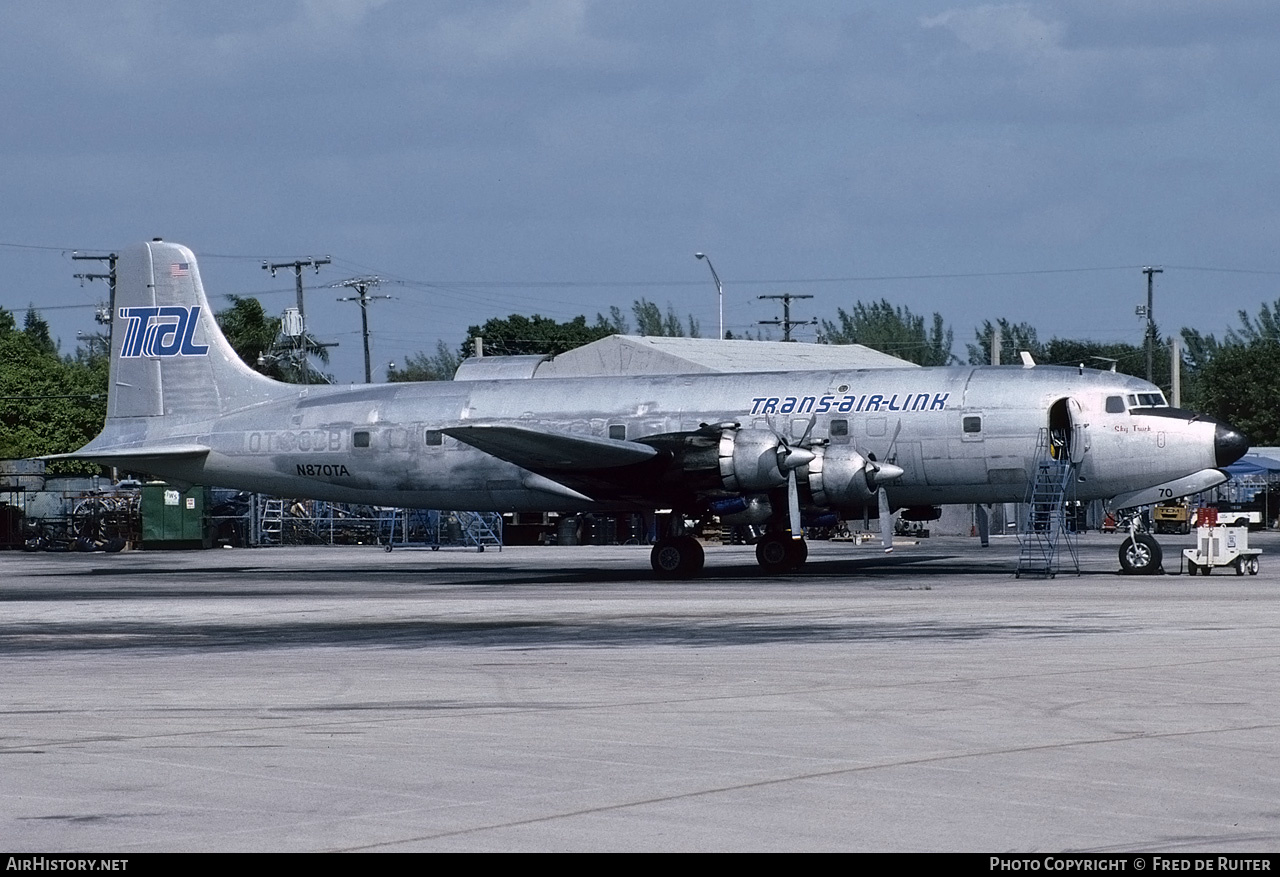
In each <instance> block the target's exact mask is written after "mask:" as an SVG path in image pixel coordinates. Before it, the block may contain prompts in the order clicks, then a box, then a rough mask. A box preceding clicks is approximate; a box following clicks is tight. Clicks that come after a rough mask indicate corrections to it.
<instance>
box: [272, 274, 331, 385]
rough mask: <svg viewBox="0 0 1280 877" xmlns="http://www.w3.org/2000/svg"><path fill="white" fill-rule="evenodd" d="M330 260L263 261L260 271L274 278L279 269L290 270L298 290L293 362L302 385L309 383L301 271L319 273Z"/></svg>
mask: <svg viewBox="0 0 1280 877" xmlns="http://www.w3.org/2000/svg"><path fill="white" fill-rule="evenodd" d="M330 261H331V260H330V258H329V257H328V256H325V257H324V258H323V259H317V258H315V257H314V256H312V257H309V258H306V259H295V260H293V261H292V262H267V261H265V260H264V261H263V263H262V270H263V271H270V272H271V276H272V277H275V276H276V271H277V270H278V269H280V268H292V269H293V279H294V283H295V284H296V285H297V288H298V320H299V323H300V325H299V327H298V329H299V332H298V335H297V336H296V341H295V343H296V347H295V348H294V351H293V358H294V361H295V362H296V363H297V364H298V367H299V369H300V370H301V372H302V380H303V383H310V371H311V369H310V365H309V363H308V362H307V340H306V339H307V311H306V308H305V307H304V306H303V302H302V269H303V268H315V270H316V273H317V274H319V273H320V266H321V265H328V264H329V262H330Z"/></svg>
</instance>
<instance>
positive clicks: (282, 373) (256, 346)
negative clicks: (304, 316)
mask: <svg viewBox="0 0 1280 877" xmlns="http://www.w3.org/2000/svg"><path fill="white" fill-rule="evenodd" d="M228 298H230V299H231V307H229V308H227V309H225V310H221V311H218V312H217V313H216V314H215V315H214V318H215V319H216V320H217V321H218V325H219V326H220V327H221V328H222V334H223V335H225V336H226V338H227V341H228V342H229V343H230V344H231V348H232V349H233V350H235V352H236V354H237V355H239V357H240V358H241V359H242V360H244V362H245V364H246V365H247V366H249V368H251V369H253V370H254V371H257V372H260V373H262V374H264V375H266V376H267V377H270V378H275V379H276V380H277V381H285V382H286V383H291V384H323V383H327V382H329V380H330V378H329V376H328V375H326V374H323V373H322V372H321V371H320V370H319V369H317V368H315V366H313V365H312V364H311V361H310V357H312V356H314V357H315V358H316V359H318V360H320V361H321V362H324V363H327V362H328V361H329V350H328V348H326V347H324V346H323V345H322V344H320V342H319V341H317V340H316V339H315V337H314V336H313V335H311V334H310V333H309V332H306V333H303V335H302V345H301V349H300V350H299V349H297V348H295V346H294V345H293V343H292V340H291V339H285V338H283V337H282V336H281V335H280V318H279V317H272V316H268V315H267V312H266V309H265V308H263V306H262V302H260V301H258V299H256V298H249V297H245V296H238V295H232V296H228Z"/></svg>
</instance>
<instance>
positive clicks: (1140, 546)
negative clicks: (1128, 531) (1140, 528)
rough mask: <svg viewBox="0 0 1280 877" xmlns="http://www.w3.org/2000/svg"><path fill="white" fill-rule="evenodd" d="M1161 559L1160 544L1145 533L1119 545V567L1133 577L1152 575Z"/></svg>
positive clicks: (1157, 568)
mask: <svg viewBox="0 0 1280 877" xmlns="http://www.w3.org/2000/svg"><path fill="white" fill-rule="evenodd" d="M1162 559H1163V557H1162V553H1161V551H1160V543H1159V542H1157V541H1156V540H1155V539H1153V538H1152V537H1150V536H1148V535H1147V534H1146V533H1141V534H1139V535H1138V536H1137V537H1133V536H1131V537H1129V538H1128V539H1126V540H1124V542H1122V543H1120V567H1121V568H1122V569H1123V570H1124V571H1125V572H1127V573H1131V574H1133V575H1154V574H1155V573H1156V571H1157V570H1159V569H1160V562H1161V560H1162Z"/></svg>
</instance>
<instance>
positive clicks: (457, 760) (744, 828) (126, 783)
mask: <svg viewBox="0 0 1280 877" xmlns="http://www.w3.org/2000/svg"><path fill="white" fill-rule="evenodd" d="M1120 539H1121V537H1119V536H1110V535H1101V534H1089V535H1087V536H1085V537H1083V538H1082V539H1081V541H1080V562H1081V568H1082V574H1081V575H1080V576H1076V575H1074V574H1065V573H1064V574H1060V575H1059V576H1058V577H1057V578H1055V579H1052V580H1044V579H1027V578H1023V579H1016V578H1015V577H1014V576H1013V575H1012V571H1013V569H1014V567H1015V564H1016V556H1017V543H1016V541H1015V540H1013V539H1011V538H998V539H995V540H993V544H992V546H991V547H990V548H986V549H983V548H981V547H980V546H979V545H978V541H977V540H976V539H960V538H942V539H926V540H923V541H921V542H920V543H919V544H914V545H900V546H899V547H898V549H897V550H896V551H895V552H894V553H893V554H892V555H888V556H886V555H885V554H884V553H883V552H882V550H881V549H880V548H879V547H878V545H877V544H875V543H868V544H864V545H852V544H848V543H813V544H812V545H811V551H810V559H809V563H808V565H807V566H806V567H805V568H804V570H803V571H802V572H800V573H798V574H794V575H786V576H780V577H767V576H765V575H763V574H762V573H760V572H759V570H758V568H757V567H756V564H755V560H754V555H753V552H752V549H750V548H741V547H719V546H715V547H710V548H708V550H707V564H708V565H707V570H706V574H705V575H704V576H703V577H702V578H699V579H696V580H692V581H683V582H659V581H655V580H654V579H653V578H652V575H651V573H650V571H649V561H648V549H647V548H642V547H579V548H508V549H506V550H504V551H502V552H495V551H493V550H490V551H488V552H485V553H475V552H473V551H464V550H442V551H439V552H431V551H425V550H403V549H398V550H396V551H394V552H391V553H386V552H384V551H382V550H381V549H379V548H376V547H366V548H360V547H351V548H330V547H317V548H277V549H257V550H212V551H204V552H157V551H152V552H126V553H122V554H116V555H105V554H26V553H20V552H4V553H0V693H2V695H3V696H2V698H0V709H2V710H3V714H2V716H0V848H2V849H3V850H4V851H6V852H11V853H18V852H32V851H35V852H45V853H49V852H73V851H94V852H104V853H105V852H118V853H128V852H143V851H196V850H221V851H233V850H238V851H256V850H269V851H310V850H388V851H431V850H500V851H523V850H553V851H568V850H762V851H766V850H767V851H775V850H776V851H782V850H871V851H977V852H1001V851H1018V852H1066V851H1095V852H1121V851H1127V852H1192V851H1208V852H1275V851H1277V850H1280V557H1276V555H1277V553H1280V535H1278V534H1253V536H1252V544H1253V545H1254V546H1255V547H1261V548H1262V549H1263V551H1264V554H1263V556H1262V559H1261V573H1260V574H1259V575H1257V576H1243V577H1237V576H1236V575H1235V574H1234V573H1233V572H1231V571H1229V570H1228V571H1218V572H1217V573H1215V574H1214V575H1213V576H1211V577H1209V578H1204V577H1199V576H1197V577H1190V576H1187V575H1185V574H1184V575H1166V576H1151V577H1134V576H1123V575H1119V574H1117V569H1118V566H1119V564H1118V562H1117V555H1116V552H1117V548H1118V546H1119V543H1120ZM1191 540H1192V537H1182V536H1163V537H1161V542H1162V544H1163V545H1164V547H1165V558H1166V567H1167V568H1169V569H1170V570H1171V571H1176V570H1177V567H1178V555H1179V551H1178V549H1179V548H1181V547H1185V546H1190V545H1191Z"/></svg>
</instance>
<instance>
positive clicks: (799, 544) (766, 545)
mask: <svg viewBox="0 0 1280 877" xmlns="http://www.w3.org/2000/svg"><path fill="white" fill-rule="evenodd" d="M808 557H809V546H808V545H807V544H806V543H805V541H804V540H803V539H792V538H791V536H790V535H788V534H786V533H770V534H769V535H768V536H765V537H764V538H763V539H761V540H760V541H759V542H757V543H756V562H757V563H759V564H760V566H761V568H762V569H763V570H764V571H765V572H767V573H769V574H771V575H776V574H778V573H784V572H787V571H788V570H793V569H796V568H797V567H800V566H802V565H803V564H804V562H805V560H807V559H808Z"/></svg>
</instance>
